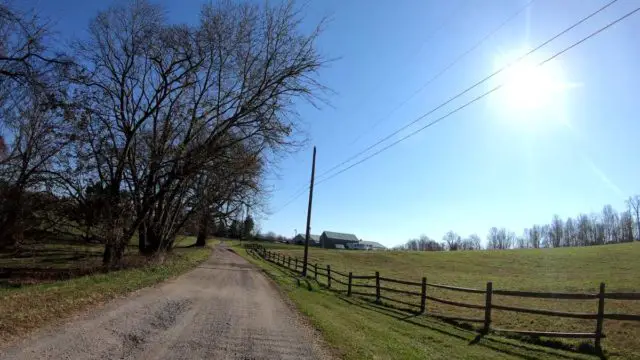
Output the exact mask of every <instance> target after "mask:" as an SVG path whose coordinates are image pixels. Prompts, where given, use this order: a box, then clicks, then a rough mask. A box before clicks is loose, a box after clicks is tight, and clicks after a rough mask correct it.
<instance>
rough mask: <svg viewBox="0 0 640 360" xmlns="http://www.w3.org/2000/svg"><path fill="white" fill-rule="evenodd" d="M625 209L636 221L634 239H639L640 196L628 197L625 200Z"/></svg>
mask: <svg viewBox="0 0 640 360" xmlns="http://www.w3.org/2000/svg"><path fill="white" fill-rule="evenodd" d="M627 207H628V208H629V212H630V213H631V214H632V216H634V217H635V219H636V236H635V239H636V240H637V239H640V195H635V196H629V199H628V200H627Z"/></svg>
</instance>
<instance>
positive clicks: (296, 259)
mask: <svg viewBox="0 0 640 360" xmlns="http://www.w3.org/2000/svg"><path fill="white" fill-rule="evenodd" d="M294 260H295V261H296V265H295V266H296V271H298V258H295V259H294Z"/></svg>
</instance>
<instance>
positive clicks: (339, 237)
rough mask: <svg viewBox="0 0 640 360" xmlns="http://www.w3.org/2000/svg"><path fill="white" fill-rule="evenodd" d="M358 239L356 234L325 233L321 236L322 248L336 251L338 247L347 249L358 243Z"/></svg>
mask: <svg viewBox="0 0 640 360" xmlns="http://www.w3.org/2000/svg"><path fill="white" fill-rule="evenodd" d="M358 242H359V240H358V237H357V236H355V235H354V234H346V233H339V232H333V231H325V232H323V233H322V235H320V247H322V248H325V249H335V248H336V245H342V247H347V246H346V245H347V244H353V243H358Z"/></svg>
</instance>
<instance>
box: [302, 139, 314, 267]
mask: <svg viewBox="0 0 640 360" xmlns="http://www.w3.org/2000/svg"><path fill="white" fill-rule="evenodd" d="M315 176H316V147H315V146H314V147H313V160H312V162H311V185H310V186H309V207H308V208H307V233H306V236H305V239H304V261H303V263H302V276H305V277H306V276H307V259H308V257H309V238H310V237H311V204H312V203H313V180H314V178H315Z"/></svg>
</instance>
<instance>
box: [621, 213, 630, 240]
mask: <svg viewBox="0 0 640 360" xmlns="http://www.w3.org/2000/svg"><path fill="white" fill-rule="evenodd" d="M619 224H620V230H619V233H620V241H621V242H632V241H633V216H632V215H631V213H630V212H629V211H624V212H622V213H620V222H619Z"/></svg>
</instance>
